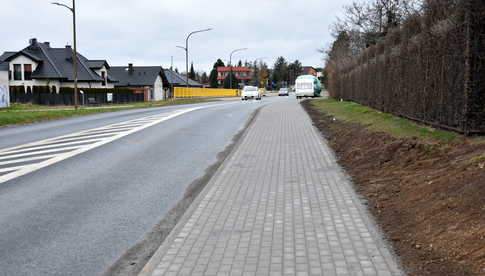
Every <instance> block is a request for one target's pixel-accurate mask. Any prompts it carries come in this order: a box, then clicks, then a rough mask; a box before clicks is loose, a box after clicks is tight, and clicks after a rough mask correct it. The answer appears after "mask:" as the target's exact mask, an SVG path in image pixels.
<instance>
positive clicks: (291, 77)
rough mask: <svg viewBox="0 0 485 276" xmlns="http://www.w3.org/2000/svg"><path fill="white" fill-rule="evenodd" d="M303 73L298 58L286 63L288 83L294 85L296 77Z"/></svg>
mask: <svg viewBox="0 0 485 276" xmlns="http://www.w3.org/2000/svg"><path fill="white" fill-rule="evenodd" d="M301 73H303V65H302V64H301V62H300V61H299V60H295V61H294V62H293V63H290V64H289V65H288V84H290V85H294V84H295V80H296V78H297V77H298V76H299V75H301Z"/></svg>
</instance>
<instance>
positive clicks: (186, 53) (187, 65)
mask: <svg viewBox="0 0 485 276" xmlns="http://www.w3.org/2000/svg"><path fill="white" fill-rule="evenodd" d="M208 31H212V28H209V29H204V30H199V31H193V32H191V33H190V34H189V35H188V36H187V38H186V39H185V47H182V46H177V47H178V48H181V49H183V50H185V72H186V85H187V88H189V38H190V37H191V36H192V35H193V34H196V33H202V32H208Z"/></svg>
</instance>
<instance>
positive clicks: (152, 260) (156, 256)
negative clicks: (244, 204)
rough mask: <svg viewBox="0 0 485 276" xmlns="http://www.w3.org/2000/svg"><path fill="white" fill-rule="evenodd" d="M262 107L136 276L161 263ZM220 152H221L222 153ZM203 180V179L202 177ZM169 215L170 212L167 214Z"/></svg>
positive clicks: (153, 268)
mask: <svg viewBox="0 0 485 276" xmlns="http://www.w3.org/2000/svg"><path fill="white" fill-rule="evenodd" d="M264 107H265V106H263V107H260V108H258V109H256V111H254V112H253V113H252V114H251V116H250V118H249V119H248V121H247V122H246V124H245V126H244V127H243V128H242V129H241V130H240V131H239V132H238V133H237V134H236V135H235V136H234V137H233V139H232V142H231V144H229V145H228V146H227V147H226V149H225V150H224V151H226V150H227V149H229V153H228V154H227V155H226V156H224V157H223V158H222V159H221V160H220V161H219V162H217V163H219V166H218V167H217V168H216V169H215V172H214V173H213V174H212V176H210V179H209V180H208V181H207V184H206V185H205V186H204V188H203V189H202V191H200V193H199V194H198V195H197V196H196V198H195V199H194V201H193V202H192V203H191V204H190V206H189V207H188V209H187V210H186V211H185V212H184V214H183V215H182V217H181V218H180V219H179V221H178V222H177V223H176V225H175V227H174V228H173V229H172V230H171V231H170V233H169V234H168V236H167V237H166V238H165V240H164V241H163V242H162V244H161V245H160V247H159V248H158V249H157V251H156V252H155V254H154V255H153V256H152V257H151V258H150V260H149V261H148V262H147V263H146V264H145V266H144V267H143V269H142V270H141V271H140V273H138V276H150V275H152V273H153V271H154V270H155V269H156V268H157V266H158V264H159V263H160V262H161V259H162V256H163V252H165V251H166V250H167V249H168V248H167V246H168V244H167V243H165V241H167V240H173V239H174V237H175V235H177V233H178V232H179V230H181V228H183V226H184V225H185V223H186V222H187V221H188V220H189V218H190V217H191V216H192V214H193V213H194V212H195V210H196V208H197V207H198V206H199V203H200V202H201V201H202V199H203V198H204V196H205V195H206V194H207V193H208V192H209V190H210V188H211V187H212V185H211V184H212V183H213V179H215V178H216V177H217V176H218V175H219V174H220V173H221V171H223V168H224V167H225V166H226V161H227V160H229V159H230V158H231V157H232V156H233V155H234V154H235V152H237V150H238V148H239V147H240V145H241V141H242V140H243V139H244V137H245V136H246V135H247V133H248V129H249V128H250V127H251V126H252V125H253V124H254V122H255V120H256V118H257V117H258V114H259V112H260V111H261V109H262V108H264ZM224 151H222V152H224ZM217 163H216V164H217ZM203 178H204V177H203ZM169 213H170V212H169Z"/></svg>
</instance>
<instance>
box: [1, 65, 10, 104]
mask: <svg viewBox="0 0 485 276" xmlns="http://www.w3.org/2000/svg"><path fill="white" fill-rule="evenodd" d="M8 106H10V93H9V81H8V71H0V107H8Z"/></svg>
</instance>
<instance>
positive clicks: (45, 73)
mask: <svg viewBox="0 0 485 276" xmlns="http://www.w3.org/2000/svg"><path fill="white" fill-rule="evenodd" d="M76 58H77V61H78V87H79V88H113V87H114V83H115V82H116V80H115V79H114V78H112V77H110V75H109V74H108V69H109V65H108V63H107V62H106V60H88V59H87V58H85V57H84V56H82V55H81V54H79V53H77V55H76ZM0 62H3V63H7V64H8V77H9V86H24V88H25V89H26V90H27V88H28V87H30V89H32V87H33V86H49V87H55V90H56V91H59V89H60V88H61V87H71V88H72V87H74V79H73V50H72V48H71V46H66V47H65V48H52V47H51V45H50V43H49V42H44V43H41V42H38V41H37V39H35V38H33V39H31V40H30V41H29V46H27V47H26V48H24V49H23V50H20V51H16V52H15V51H14V52H5V53H3V54H2V55H1V56H0Z"/></svg>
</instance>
